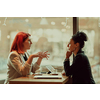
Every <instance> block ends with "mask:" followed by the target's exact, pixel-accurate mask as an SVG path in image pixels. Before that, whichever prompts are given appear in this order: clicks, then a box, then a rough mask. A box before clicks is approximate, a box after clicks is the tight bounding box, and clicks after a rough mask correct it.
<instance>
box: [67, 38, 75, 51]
mask: <svg viewBox="0 0 100 100" xmlns="http://www.w3.org/2000/svg"><path fill="white" fill-rule="evenodd" d="M67 47H68V50H69V51H71V52H74V51H75V49H76V44H75V43H74V41H73V40H72V39H71V40H70V42H69V43H68V45H67Z"/></svg>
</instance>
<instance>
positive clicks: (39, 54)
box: [33, 51, 50, 60]
mask: <svg viewBox="0 0 100 100" xmlns="http://www.w3.org/2000/svg"><path fill="white" fill-rule="evenodd" d="M47 52H48V51H46V52H38V53H36V54H33V57H40V58H42V59H43V58H46V59H47V60H48V58H49V55H50V54H48V53H47Z"/></svg>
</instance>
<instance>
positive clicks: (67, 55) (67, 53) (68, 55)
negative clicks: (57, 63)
mask: <svg viewBox="0 0 100 100" xmlns="http://www.w3.org/2000/svg"><path fill="white" fill-rule="evenodd" d="M71 55H72V52H71V51H69V50H68V51H67V52H66V58H69V57H70V56H71Z"/></svg>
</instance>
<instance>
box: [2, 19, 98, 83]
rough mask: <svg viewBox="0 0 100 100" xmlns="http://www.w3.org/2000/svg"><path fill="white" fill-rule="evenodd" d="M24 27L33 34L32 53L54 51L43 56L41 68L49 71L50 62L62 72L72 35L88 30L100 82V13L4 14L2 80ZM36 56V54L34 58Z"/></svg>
mask: <svg viewBox="0 0 100 100" xmlns="http://www.w3.org/2000/svg"><path fill="white" fill-rule="evenodd" d="M20 31H24V32H28V33H30V34H31V40H32V46H31V49H30V50H29V51H28V52H29V53H31V54H34V53H36V52H39V51H48V52H49V53H50V57H49V59H48V60H47V59H43V60H42V62H41V65H40V69H41V71H42V72H48V69H47V68H46V66H48V65H50V66H52V67H53V68H55V69H56V71H57V72H60V73H62V71H63V70H64V67H63V61H64V59H65V54H66V50H67V44H68V42H69V40H70V38H71V36H72V35H73V34H75V33H76V32H77V31H83V32H85V33H86V34H87V36H88V41H87V42H86V43H85V47H84V48H83V50H84V52H85V54H86V55H87V56H88V58H89V61H90V65H91V70H92V74H93V77H94V80H95V82H96V84H99V83H100V40H99V38H100V17H0V84H3V83H4V81H5V79H6V76H7V75H6V74H7V58H8V55H9V52H10V47H11V44H12V41H13V39H14V37H15V35H16V34H17V33H18V32H20ZM36 60H37V58H34V60H33V62H35V61H36ZM71 61H73V56H72V57H71Z"/></svg>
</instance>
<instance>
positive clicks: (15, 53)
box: [9, 51, 20, 58]
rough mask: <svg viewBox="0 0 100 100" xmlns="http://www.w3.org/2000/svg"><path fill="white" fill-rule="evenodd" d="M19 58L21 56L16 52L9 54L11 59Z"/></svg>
mask: <svg viewBox="0 0 100 100" xmlns="http://www.w3.org/2000/svg"><path fill="white" fill-rule="evenodd" d="M17 56H20V55H19V54H18V53H17V52H16V51H12V52H10V54H9V58H13V57H17Z"/></svg>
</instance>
